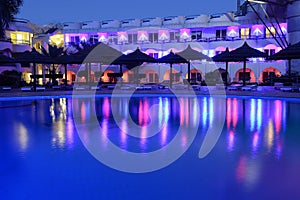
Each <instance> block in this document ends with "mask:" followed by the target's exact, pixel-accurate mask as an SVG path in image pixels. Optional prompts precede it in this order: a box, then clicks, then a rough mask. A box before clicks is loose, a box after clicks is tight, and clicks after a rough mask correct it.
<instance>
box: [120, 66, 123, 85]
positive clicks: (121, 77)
mask: <svg viewBox="0 0 300 200" xmlns="http://www.w3.org/2000/svg"><path fill="white" fill-rule="evenodd" d="M122 67H123V66H122V64H120V85H122V84H123V75H122V74H123V68H122Z"/></svg>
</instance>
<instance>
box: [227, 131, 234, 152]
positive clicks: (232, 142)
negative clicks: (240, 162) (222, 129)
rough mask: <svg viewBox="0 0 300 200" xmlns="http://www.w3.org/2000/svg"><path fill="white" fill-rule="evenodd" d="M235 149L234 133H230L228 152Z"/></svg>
mask: <svg viewBox="0 0 300 200" xmlns="http://www.w3.org/2000/svg"><path fill="white" fill-rule="evenodd" d="M233 147H234V132H233V131H230V132H229V134H228V146H227V150H228V151H232V150H233Z"/></svg>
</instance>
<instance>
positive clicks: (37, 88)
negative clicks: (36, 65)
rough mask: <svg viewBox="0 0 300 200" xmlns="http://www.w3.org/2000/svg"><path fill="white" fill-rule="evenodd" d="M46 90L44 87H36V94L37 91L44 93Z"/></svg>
mask: <svg viewBox="0 0 300 200" xmlns="http://www.w3.org/2000/svg"><path fill="white" fill-rule="evenodd" d="M45 90H46V88H45V87H44V86H38V87H36V91H37V92H39V91H43V92H44V91H45Z"/></svg>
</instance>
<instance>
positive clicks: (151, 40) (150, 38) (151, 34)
mask: <svg viewBox="0 0 300 200" xmlns="http://www.w3.org/2000/svg"><path fill="white" fill-rule="evenodd" d="M148 36H149V42H154V40H153V33H149V35H148Z"/></svg>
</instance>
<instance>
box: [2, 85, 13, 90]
mask: <svg viewBox="0 0 300 200" xmlns="http://www.w3.org/2000/svg"><path fill="white" fill-rule="evenodd" d="M2 91H11V87H10V86H3V87H2Z"/></svg>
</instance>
